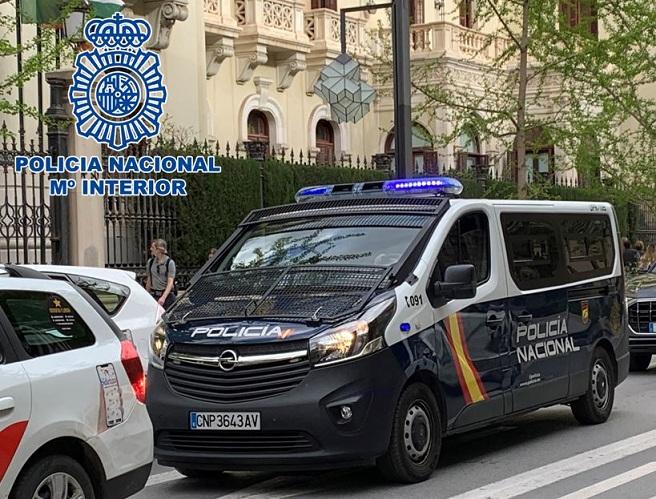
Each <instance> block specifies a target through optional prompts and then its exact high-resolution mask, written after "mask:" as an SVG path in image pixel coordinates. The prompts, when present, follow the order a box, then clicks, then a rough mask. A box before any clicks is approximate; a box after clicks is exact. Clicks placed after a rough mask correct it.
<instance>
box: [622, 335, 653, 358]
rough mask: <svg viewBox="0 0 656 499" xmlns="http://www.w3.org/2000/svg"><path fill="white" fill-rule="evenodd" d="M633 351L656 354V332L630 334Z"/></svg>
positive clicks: (630, 346)
mask: <svg viewBox="0 0 656 499" xmlns="http://www.w3.org/2000/svg"><path fill="white" fill-rule="evenodd" d="M629 349H630V350H631V353H651V354H656V334H651V335H648V334H633V332H631V335H630V336H629Z"/></svg>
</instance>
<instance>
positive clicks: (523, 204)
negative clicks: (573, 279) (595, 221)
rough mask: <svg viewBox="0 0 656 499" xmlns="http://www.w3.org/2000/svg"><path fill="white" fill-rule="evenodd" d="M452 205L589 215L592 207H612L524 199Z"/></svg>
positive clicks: (599, 203)
mask: <svg viewBox="0 0 656 499" xmlns="http://www.w3.org/2000/svg"><path fill="white" fill-rule="evenodd" d="M450 203H451V204H452V205H454V206H457V205H459V204H474V203H475V204H486V205H489V206H494V207H498V208H503V207H508V208H526V209H530V210H531V211H533V210H537V209H540V208H549V209H550V210H556V211H557V212H563V213H566V212H579V213H582V212H585V213H589V212H590V211H592V207H597V208H601V207H604V208H606V209H609V208H611V209H612V205H611V204H610V203H607V202H602V201H549V200H539V201H534V200H523V199H462V198H457V199H451V200H450Z"/></svg>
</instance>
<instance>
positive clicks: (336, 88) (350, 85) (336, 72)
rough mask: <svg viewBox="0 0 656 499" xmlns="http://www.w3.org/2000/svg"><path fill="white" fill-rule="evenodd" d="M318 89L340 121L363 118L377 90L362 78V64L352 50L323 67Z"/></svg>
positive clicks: (318, 80)
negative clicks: (349, 53) (352, 55)
mask: <svg viewBox="0 0 656 499" xmlns="http://www.w3.org/2000/svg"><path fill="white" fill-rule="evenodd" d="M314 93H316V94H317V95H318V96H320V97H321V98H322V99H323V100H324V102H326V103H328V104H330V109H331V114H332V117H333V119H335V120H337V122H338V123H344V122H347V121H352V122H353V123H356V122H357V121H359V120H361V119H362V118H363V117H364V115H365V114H367V113H368V112H369V109H370V105H371V103H372V102H373V100H374V98H375V97H376V90H374V88H373V87H371V86H370V85H368V84H367V83H366V82H364V81H362V78H361V76H360V65H359V64H358V62H357V61H356V60H355V59H353V58H352V57H351V56H349V55H348V54H340V55H339V56H338V57H337V59H335V60H334V61H333V62H331V63H330V64H329V65H328V66H326V67H325V68H323V69H322V70H321V73H319V78H318V79H317V82H316V83H315V84H314Z"/></svg>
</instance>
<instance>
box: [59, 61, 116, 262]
mask: <svg viewBox="0 0 656 499" xmlns="http://www.w3.org/2000/svg"><path fill="white" fill-rule="evenodd" d="M72 75H73V69H65V70H61V71H56V72H52V73H49V74H48V75H47V81H48V82H49V83H50V84H51V85H52V86H53V88H54V87H55V85H59V86H60V87H63V88H58V90H59V91H60V93H61V94H62V95H63V96H64V99H63V105H62V106H61V107H60V111H61V110H62V109H63V111H64V113H65V116H66V117H67V118H68V119H70V120H72V119H73V114H72V111H71V106H70V104H69V102H68V98H67V95H68V86H69V85H70V84H71V82H72ZM67 149H68V151H61V152H60V153H59V154H61V155H71V156H97V157H101V155H102V149H101V146H100V145H99V144H98V143H96V142H95V141H93V140H90V139H85V138H83V137H80V136H79V135H77V133H75V127H73V126H70V127H69V128H68V147H67ZM75 178H76V180H77V184H78V188H77V189H74V190H72V191H70V193H69V195H68V198H67V199H66V198H64V199H62V205H64V204H65V206H66V211H67V212H68V213H67V214H66V217H65V218H64V219H63V220H62V231H61V233H60V237H62V238H65V239H66V241H65V243H64V242H63V241H62V246H66V247H67V248H68V249H67V253H68V255H67V258H66V260H65V261H61V262H56V263H62V264H68V265H83V266H89V267H104V266H105V264H106V263H107V252H106V243H105V204H104V199H103V198H102V197H100V196H82V194H81V192H80V183H81V179H82V174H76V176H75Z"/></svg>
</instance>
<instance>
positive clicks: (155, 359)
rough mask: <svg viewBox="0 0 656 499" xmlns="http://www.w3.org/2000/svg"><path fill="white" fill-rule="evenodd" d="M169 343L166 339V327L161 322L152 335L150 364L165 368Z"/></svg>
mask: <svg viewBox="0 0 656 499" xmlns="http://www.w3.org/2000/svg"><path fill="white" fill-rule="evenodd" d="M168 346H169V342H168V340H167V339H166V326H165V325H164V322H160V323H159V324H157V326H155V329H154V330H153V332H152V334H151V335H150V362H151V364H152V365H153V366H155V367H157V368H159V369H162V368H163V367H164V357H166V349H167V347H168Z"/></svg>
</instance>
